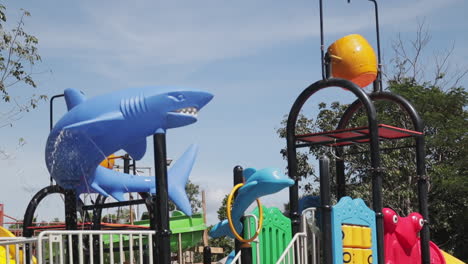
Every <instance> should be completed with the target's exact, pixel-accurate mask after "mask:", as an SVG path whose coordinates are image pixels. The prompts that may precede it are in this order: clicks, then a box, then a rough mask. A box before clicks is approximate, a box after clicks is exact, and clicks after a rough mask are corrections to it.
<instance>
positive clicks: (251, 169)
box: [244, 168, 257, 181]
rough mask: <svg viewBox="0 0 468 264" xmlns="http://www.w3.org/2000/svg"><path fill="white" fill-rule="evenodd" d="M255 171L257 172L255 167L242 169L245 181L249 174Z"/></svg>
mask: <svg viewBox="0 0 468 264" xmlns="http://www.w3.org/2000/svg"><path fill="white" fill-rule="evenodd" d="M255 172H257V169H255V168H247V169H245V170H244V178H245V181H248V180H249V178H250V176H252V174H254V173H255Z"/></svg>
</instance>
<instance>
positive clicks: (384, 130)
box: [296, 124, 423, 146]
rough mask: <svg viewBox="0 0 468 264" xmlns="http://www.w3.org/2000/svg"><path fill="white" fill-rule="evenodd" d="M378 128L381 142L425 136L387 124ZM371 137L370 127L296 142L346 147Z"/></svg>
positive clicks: (300, 137) (300, 138)
mask: <svg viewBox="0 0 468 264" xmlns="http://www.w3.org/2000/svg"><path fill="white" fill-rule="evenodd" d="M377 128H378V134H379V139H381V140H383V139H399V138H406V137H414V136H420V135H422V134H423V133H422V132H418V131H414V130H408V129H404V128H399V127H394V126H389V125H385V124H379V125H377ZM369 136H370V132H369V128H368V127H356V128H346V129H338V130H333V131H326V132H320V133H311V134H304V135H296V140H298V141H303V142H308V143H311V144H310V145H320V144H322V145H327V146H346V145H351V144H356V143H365V142H369V141H370V138H369Z"/></svg>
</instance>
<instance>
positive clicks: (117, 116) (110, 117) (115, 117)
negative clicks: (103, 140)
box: [63, 112, 124, 134]
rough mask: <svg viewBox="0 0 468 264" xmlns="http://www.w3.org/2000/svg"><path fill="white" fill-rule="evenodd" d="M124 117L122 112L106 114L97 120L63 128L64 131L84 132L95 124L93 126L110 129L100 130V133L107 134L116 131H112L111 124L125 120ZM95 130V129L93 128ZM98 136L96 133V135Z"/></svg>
mask: <svg viewBox="0 0 468 264" xmlns="http://www.w3.org/2000/svg"><path fill="white" fill-rule="evenodd" d="M123 119H124V117H123V116H122V113H120V112H111V113H108V114H105V115H101V116H98V117H97V118H94V119H88V120H85V121H82V122H78V123H73V124H70V125H68V126H66V127H64V128H63V130H75V129H77V130H84V131H86V130H87V129H88V127H89V125H91V124H93V125H96V124H99V123H101V126H102V127H104V126H105V127H106V128H109V130H108V129H104V128H103V129H100V131H102V133H105V132H106V131H112V130H115V129H112V128H113V126H112V125H111V123H110V122H113V121H119V120H123ZM105 123H108V124H106V125H104V124H105ZM93 129H94V130H96V129H95V127H93ZM95 134H96V133H95Z"/></svg>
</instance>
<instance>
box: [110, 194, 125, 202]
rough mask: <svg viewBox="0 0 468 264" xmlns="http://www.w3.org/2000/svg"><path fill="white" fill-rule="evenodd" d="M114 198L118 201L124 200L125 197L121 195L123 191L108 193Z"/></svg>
mask: <svg viewBox="0 0 468 264" xmlns="http://www.w3.org/2000/svg"><path fill="white" fill-rule="evenodd" d="M110 195H111V196H112V197H114V199H116V200H117V201H119V202H123V201H125V197H124V195H123V192H111V194H110Z"/></svg>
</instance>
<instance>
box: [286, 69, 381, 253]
mask: <svg viewBox="0 0 468 264" xmlns="http://www.w3.org/2000/svg"><path fill="white" fill-rule="evenodd" d="M329 87H341V88H344V89H347V90H349V91H351V92H352V93H353V94H354V95H355V96H356V97H357V98H358V100H359V101H360V102H362V104H363V105H364V107H365V109H366V112H367V117H368V123H369V131H370V148H371V151H372V153H374V154H373V155H372V156H371V166H372V168H373V169H374V170H373V179H374V181H373V182H375V186H376V188H377V189H380V188H381V182H382V178H381V173H380V171H379V169H378V168H379V167H380V158H379V144H378V131H377V121H376V117H377V116H376V111H375V108H374V105H373V103H372V101H371V99H370V98H369V96H368V95H367V94H366V93H365V92H364V91H363V90H362V89H361V88H359V87H358V86H357V85H356V84H354V83H353V82H350V81H348V80H344V79H338V78H331V79H326V80H320V81H317V82H315V83H313V84H312V85H310V86H309V87H307V88H306V89H305V90H304V91H303V92H302V93H301V94H300V95H299V97H298V98H297V99H296V101H295V102H294V104H293V106H292V108H291V111H290V112H289V116H288V121H287V125H286V141H287V157H288V173H289V177H291V178H292V179H294V180H295V184H294V185H293V186H291V187H290V191H289V198H290V218H291V221H292V226H293V227H292V228H293V233H297V232H298V231H299V225H300V219H299V217H300V214H299V212H298V192H299V188H298V181H299V178H298V176H297V157H296V153H297V152H296V149H297V146H296V134H295V132H296V121H297V118H298V115H299V112H300V110H301V109H302V107H303V105H304V104H305V102H306V101H307V100H308V99H309V97H311V96H312V95H313V94H314V93H316V92H317V91H319V90H322V89H324V88H329ZM373 198H374V201H373V205H374V211H375V212H376V213H378V214H381V211H382V200H381V195H377V196H376V197H373ZM382 227H383V225H382ZM382 241H383V234H382ZM379 244H380V242H379Z"/></svg>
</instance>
